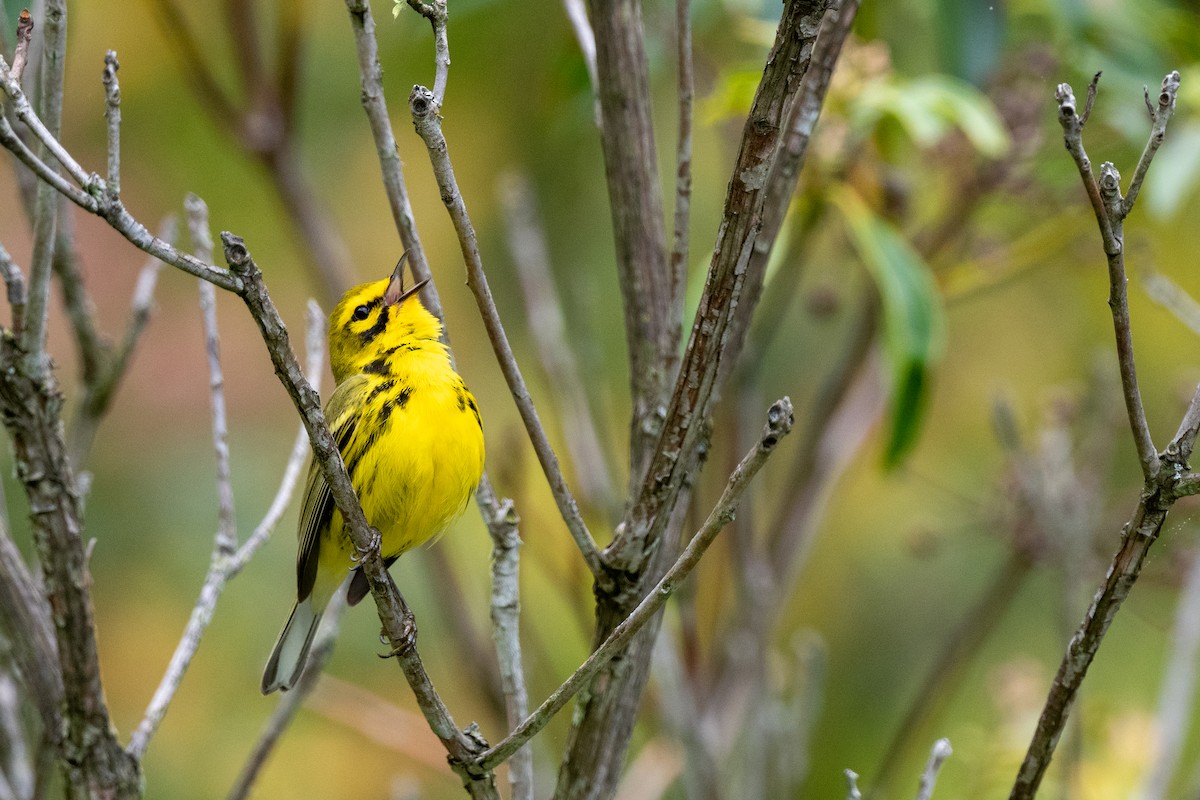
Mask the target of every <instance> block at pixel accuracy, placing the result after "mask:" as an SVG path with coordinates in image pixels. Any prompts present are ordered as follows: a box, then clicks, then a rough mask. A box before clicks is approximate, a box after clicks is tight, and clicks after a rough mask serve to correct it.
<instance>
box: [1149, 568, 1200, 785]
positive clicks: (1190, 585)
mask: <svg viewBox="0 0 1200 800" xmlns="http://www.w3.org/2000/svg"><path fill="white" fill-rule="evenodd" d="M1197 652H1200V552H1194V553H1192V563H1191V566H1190V567H1189V569H1188V571H1187V576H1186V577H1185V578H1184V582H1183V591H1182V592H1180V596H1179V605H1178V607H1177V608H1176V610H1175V624H1174V627H1173V630H1172V631H1171V642H1170V652H1169V654H1168V657H1167V668H1166V671H1165V675H1164V676H1163V682H1162V688H1161V689H1160V690H1159V697H1158V715H1157V720H1156V722H1157V724H1156V726H1155V727H1156V729H1157V731H1156V732H1157V741H1158V747H1157V748H1156V750H1157V752H1156V753H1155V756H1154V759H1153V763H1152V764H1151V765H1150V769H1149V770H1148V771H1147V774H1146V777H1145V779H1144V783H1143V784H1142V788H1141V791H1140V792H1139V793H1138V797H1141V798H1143V799H1144V800H1163V798H1166V797H1169V796H1170V795H1169V791H1170V788H1171V780H1172V779H1173V778H1174V777H1175V770H1176V769H1177V768H1178V766H1179V761H1180V757H1181V756H1182V755H1183V748H1184V744H1185V743H1186V742H1187V737H1188V730H1189V727H1190V725H1191V721H1192V711H1191V709H1192V707H1193V701H1194V698H1195V694H1196V654H1197Z"/></svg>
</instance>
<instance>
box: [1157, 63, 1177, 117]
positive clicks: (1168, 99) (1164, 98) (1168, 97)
mask: <svg viewBox="0 0 1200 800" xmlns="http://www.w3.org/2000/svg"><path fill="white" fill-rule="evenodd" d="M1178 93H1179V70H1171V71H1170V72H1168V73H1167V75H1166V77H1164V78H1163V82H1162V91H1161V92H1159V95H1158V107H1159V108H1160V109H1162V110H1164V111H1165V110H1166V109H1168V108H1173V107H1174V106H1175V96H1176V95H1177V94H1178Z"/></svg>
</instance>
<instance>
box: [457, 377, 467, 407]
mask: <svg viewBox="0 0 1200 800" xmlns="http://www.w3.org/2000/svg"><path fill="white" fill-rule="evenodd" d="M454 395H455V397H457V398H458V410H459V411H466V410H467V393H466V392H465V391H464V390H463V385H462V384H461V383H460V384H457V385H456V386H455V387H454Z"/></svg>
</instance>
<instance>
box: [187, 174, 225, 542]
mask: <svg viewBox="0 0 1200 800" xmlns="http://www.w3.org/2000/svg"><path fill="white" fill-rule="evenodd" d="M184 207H185V208H186V209H187V221H188V233H189V234H190V236H191V241H192V251H193V252H194V253H195V254H196V258H198V259H200V260H201V261H212V256H213V241H212V234H211V233H210V232H209V229H208V206H207V205H205V203H204V201H203V200H201V199H200V198H199V197H197V196H196V195H194V194H193V195H188V197H187V199H186V200H185V201H184ZM199 289H200V318H201V320H202V321H203V324H204V349H205V352H206V353H207V355H208V390H209V397H210V398H211V399H212V436H213V450H214V452H215V454H216V467H217V476H216V477H217V532H216V535H215V538H214V542H213V560H214V561H218V560H220V559H221V558H223V557H226V556H229V555H231V554H232V553H233V552H234V550H236V549H237V545H238V541H237V519H236V517H235V516H234V510H233V477H232V474H231V471H230V467H229V423H228V421H227V419H226V413H225V377H224V374H223V373H222V371H221V337H220V333H219V331H218V330H217V290H216V288H214V287H213V285H212V284H211V283H209V282H208V281H200V284H199Z"/></svg>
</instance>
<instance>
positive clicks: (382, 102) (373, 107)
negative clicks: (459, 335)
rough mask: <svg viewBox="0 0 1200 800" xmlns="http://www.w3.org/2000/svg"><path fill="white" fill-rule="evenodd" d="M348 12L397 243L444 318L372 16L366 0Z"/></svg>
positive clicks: (427, 301) (352, 3) (350, 2)
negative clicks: (418, 221)
mask: <svg viewBox="0 0 1200 800" xmlns="http://www.w3.org/2000/svg"><path fill="white" fill-rule="evenodd" d="M346 9H347V10H348V11H349V12H350V26H351V28H352V29H353V31H354V45H355V50H356V52H357V53H358V72H359V79H360V82H361V85H362V103H363V110H365V111H366V114H367V121H368V123H369V124H370V126H371V138H372V139H373V140H374V141H375V154H376V155H377V156H378V157H379V168H380V172H381V174H382V179H383V188H384V192H385V193H386V194H387V198H388V206H389V207H390V208H391V211H392V222H393V223H394V224H395V226H396V232H397V233H398V234H399V235H400V243H401V245H402V246H403V248H404V251H405V252H407V253H408V263H409V266H410V267H412V271H413V277H414V278H416V280H418V281H428V282H427V283H426V284H425V288H424V289H422V290H421V302H422V303H423V304H424V305H425V307H426V308H428V309H429V311H430V313H431V314H433V315H434V316H435V317H437V318H438V319H439V320H442V321H443V322H444V321H445V318H444V315H443V313H442V302H441V298H439V297H438V293H437V286H436V285H435V284H434V281H433V280H432V278H433V273H432V272H431V270H430V269H429V262H428V261H427V260H426V258H425V248H424V247H423V246H422V245H421V237H420V235H419V234H418V233H417V226H416V223H415V222H414V220H413V212H412V203H411V202H409V199H408V188H407V187H406V186H405V183H404V169H403V166H402V165H401V162H400V151H399V149H398V148H397V145H396V135H395V133H394V132H393V131H392V122H391V118H390V117H389V116H388V110H387V99H386V98H385V97H384V92H383V68H382V67H381V66H380V65H379V43H378V42H377V41H376V40H375V18H374V17H373V16H372V15H371V6H370V4H369V3H367V2H366V0H346Z"/></svg>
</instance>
